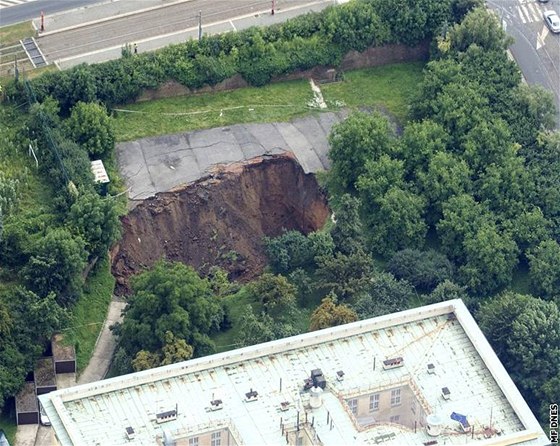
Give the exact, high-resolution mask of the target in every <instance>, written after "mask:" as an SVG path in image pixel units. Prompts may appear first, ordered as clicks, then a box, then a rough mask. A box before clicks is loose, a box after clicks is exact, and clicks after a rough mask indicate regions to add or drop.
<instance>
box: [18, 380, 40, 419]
mask: <svg viewBox="0 0 560 446" xmlns="http://www.w3.org/2000/svg"><path fill="white" fill-rule="evenodd" d="M16 411H17V413H26V412H38V411H39V405H38V404H37V395H36V394H35V384H34V383H33V381H26V382H25V385H24V386H23V389H21V391H20V392H19V393H18V394H17V395H16Z"/></svg>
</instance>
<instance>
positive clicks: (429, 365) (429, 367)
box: [428, 363, 436, 375]
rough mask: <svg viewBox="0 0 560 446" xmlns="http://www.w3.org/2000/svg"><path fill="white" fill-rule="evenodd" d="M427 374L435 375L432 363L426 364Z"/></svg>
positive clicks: (434, 367)
mask: <svg viewBox="0 0 560 446" xmlns="http://www.w3.org/2000/svg"><path fill="white" fill-rule="evenodd" d="M428 373H429V374H430V375H434V374H435V373H436V366H435V365H433V364H432V363H430V364H428Z"/></svg>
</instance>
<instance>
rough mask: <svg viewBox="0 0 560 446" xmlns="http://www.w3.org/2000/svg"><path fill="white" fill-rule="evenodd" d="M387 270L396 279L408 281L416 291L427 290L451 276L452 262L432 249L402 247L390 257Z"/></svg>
mask: <svg viewBox="0 0 560 446" xmlns="http://www.w3.org/2000/svg"><path fill="white" fill-rule="evenodd" d="M387 271H388V272H390V273H391V274H393V275H394V276H395V277H396V278H397V279H404V280H406V281H408V282H409V283H411V284H412V285H413V286H414V287H415V288H416V289H417V290H418V291H424V292H429V291H431V290H433V289H434V288H435V287H436V286H437V285H438V284H439V283H441V282H443V281H446V280H450V279H451V278H452V277H453V264H452V263H451V262H450V261H449V260H448V259H447V257H446V256H445V255H444V254H441V253H439V252H437V251H434V250H432V249H431V250H429V251H418V250H416V249H404V250H402V251H398V252H396V253H395V255H393V257H391V259H390V260H389V262H388V263H387Z"/></svg>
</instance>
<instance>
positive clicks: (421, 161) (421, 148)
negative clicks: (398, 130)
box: [399, 119, 450, 176]
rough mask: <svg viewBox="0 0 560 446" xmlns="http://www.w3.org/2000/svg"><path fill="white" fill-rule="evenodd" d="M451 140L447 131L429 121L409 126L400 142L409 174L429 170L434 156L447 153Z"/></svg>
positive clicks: (413, 123)
mask: <svg viewBox="0 0 560 446" xmlns="http://www.w3.org/2000/svg"><path fill="white" fill-rule="evenodd" d="M449 139H450V138H449V135H448V134H447V131H446V130H445V129H444V128H443V127H442V126H441V125H440V124H437V123H435V122H433V121H430V120H429V119H425V120H423V121H420V122H412V123H410V124H409V125H407V126H406V127H405V129H404V131H403V134H402V137H401V138H400V140H399V149H400V153H401V156H402V157H403V159H404V160H405V168H406V172H407V174H408V175H411V174H412V175H413V176H416V174H415V173H416V172H419V171H425V170H427V168H428V164H429V163H430V160H431V159H432V158H433V157H434V155H436V154H438V153H440V152H445V150H446V148H447V144H448V143H449Z"/></svg>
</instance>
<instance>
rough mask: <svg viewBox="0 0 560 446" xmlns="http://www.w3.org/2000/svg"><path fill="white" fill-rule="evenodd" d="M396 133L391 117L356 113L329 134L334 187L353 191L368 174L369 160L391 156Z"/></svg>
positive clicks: (331, 175)
mask: <svg viewBox="0 0 560 446" xmlns="http://www.w3.org/2000/svg"><path fill="white" fill-rule="evenodd" d="M393 140H394V136H393V132H392V130H391V129H390V127H389V121H388V120H387V118H385V117H384V116H382V115H381V114H379V113H372V114H366V113H354V114H352V115H351V116H349V117H348V118H347V119H346V120H345V121H342V122H340V123H338V124H335V125H334V126H333V129H332V130H331V133H330V135H329V143H330V147H331V149H330V151H329V153H328V156H329V158H330V159H331V161H332V167H331V171H330V173H329V176H330V180H331V182H332V184H333V185H334V187H335V188H336V187H338V188H342V189H347V188H353V187H354V184H355V183H356V180H357V179H358V177H359V176H360V175H361V174H363V173H364V169H365V165H366V161H367V160H375V159H377V158H378V157H379V156H381V155H382V154H384V153H385V154H387V153H391V152H392V151H393V149H394V148H393V145H394V141H393Z"/></svg>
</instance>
